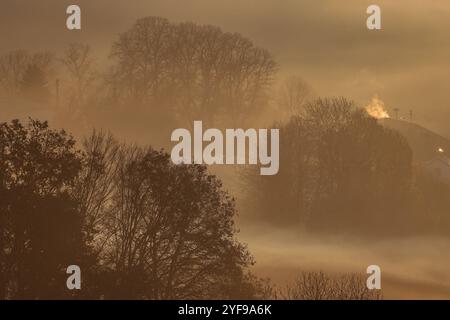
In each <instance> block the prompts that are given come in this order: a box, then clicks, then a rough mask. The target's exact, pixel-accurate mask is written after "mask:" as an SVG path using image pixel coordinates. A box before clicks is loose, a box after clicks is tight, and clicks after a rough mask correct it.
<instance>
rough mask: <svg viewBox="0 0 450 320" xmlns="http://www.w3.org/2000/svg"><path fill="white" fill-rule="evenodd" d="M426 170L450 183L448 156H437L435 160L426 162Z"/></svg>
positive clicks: (449, 160) (449, 161)
mask: <svg viewBox="0 0 450 320" xmlns="http://www.w3.org/2000/svg"><path fill="white" fill-rule="evenodd" d="M424 168H425V169H427V170H429V171H430V172H432V173H433V174H435V175H436V176H437V177H439V178H441V179H442V180H444V181H446V182H448V183H450V159H448V158H447V157H446V156H444V155H442V156H437V157H436V158H434V159H431V160H429V161H426V162H425V163H424Z"/></svg>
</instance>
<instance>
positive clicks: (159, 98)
mask: <svg viewBox="0 0 450 320" xmlns="http://www.w3.org/2000/svg"><path fill="white" fill-rule="evenodd" d="M112 56H113V57H114V58H115V60H116V66H115V69H114V72H113V73H112V76H113V77H112V78H111V83H112V84H113V86H114V88H115V89H114V92H115V93H117V92H119V95H120V96H121V97H122V99H125V100H126V101H132V102H133V103H135V104H140V105H143V106H145V108H151V110H152V112H153V113H155V112H157V111H158V110H159V111H160V112H165V113H166V114H170V113H175V114H176V115H177V116H178V118H179V119H182V120H189V121H192V120H195V119H198V117H199V116H201V117H202V119H203V121H205V122H208V123H211V122H213V121H228V122H231V123H233V124H236V123H242V121H245V120H246V119H248V118H249V117H253V116H254V113H255V112H260V111H261V108H262V107H263V106H264V104H265V95H266V89H267V86H268V84H269V83H270V81H271V78H272V76H273V73H274V70H275V62H274V61H273V59H272V57H271V55H270V54H269V53H268V52H267V51H266V50H264V49H260V48H257V47H255V46H254V45H253V43H252V42H251V41H250V40H248V39H246V38H244V37H242V36H241V35H239V34H231V33H224V32H222V31H221V30H220V29H219V28H217V27H212V26H200V25H196V24H194V23H181V24H173V23H170V22H169V21H168V20H166V19H163V18H158V17H147V18H143V19H139V20H137V21H136V23H135V24H134V26H133V27H132V28H131V29H130V30H128V31H127V32H125V33H123V34H122V35H121V36H120V39H119V40H118V41H117V42H116V43H115V44H114V46H113V51H112ZM174 93H176V94H174ZM142 111H143V110H141V112H142Z"/></svg>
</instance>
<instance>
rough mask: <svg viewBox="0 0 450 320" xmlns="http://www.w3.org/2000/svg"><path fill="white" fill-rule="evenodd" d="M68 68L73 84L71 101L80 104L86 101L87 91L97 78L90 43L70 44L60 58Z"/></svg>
mask: <svg viewBox="0 0 450 320" xmlns="http://www.w3.org/2000/svg"><path fill="white" fill-rule="evenodd" d="M60 61H61V63H62V64H63V66H64V67H65V68H66V70H67V73H68V74H69V77H70V82H71V84H72V90H73V92H72V94H71V97H70V99H71V101H76V103H77V104H78V105H82V104H83V103H84V102H85V99H86V96H87V91H88V89H89V88H90V87H91V85H92V83H93V82H94V80H95V70H94V59H93V58H92V57H91V50H90V47H89V46H88V45H85V44H80V43H73V44H70V45H69V47H68V48H67V50H66V51H65V52H64V56H63V57H62V58H61V59H60Z"/></svg>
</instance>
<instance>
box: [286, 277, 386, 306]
mask: <svg viewBox="0 0 450 320" xmlns="http://www.w3.org/2000/svg"><path fill="white" fill-rule="evenodd" d="M280 295H281V297H282V298H284V299H288V300H380V299H382V297H383V296H382V293H381V291H380V290H370V289H368V288H367V287H366V278H365V277H364V276H362V275H359V274H337V275H334V276H330V275H328V274H326V273H324V272H322V271H319V272H302V273H301V274H300V275H299V277H298V278H297V279H296V280H295V281H293V282H292V283H291V284H289V285H287V286H286V288H285V290H284V291H282V292H281V293H280Z"/></svg>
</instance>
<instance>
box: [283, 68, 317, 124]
mask: <svg viewBox="0 0 450 320" xmlns="http://www.w3.org/2000/svg"><path fill="white" fill-rule="evenodd" d="M313 98H314V92H313V89H312V88H311V86H310V85H309V84H308V83H307V82H306V81H305V80H303V79H302V78H301V77H299V76H295V75H291V76H288V77H287V78H286V79H284V81H283V82H282V84H281V86H280V90H279V96H278V102H277V103H278V107H279V109H280V111H281V112H282V113H283V114H285V115H286V116H287V118H289V117H291V116H298V115H300V114H301V113H302V112H303V108H304V106H305V104H306V102H307V101H308V100H311V99H313Z"/></svg>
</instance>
